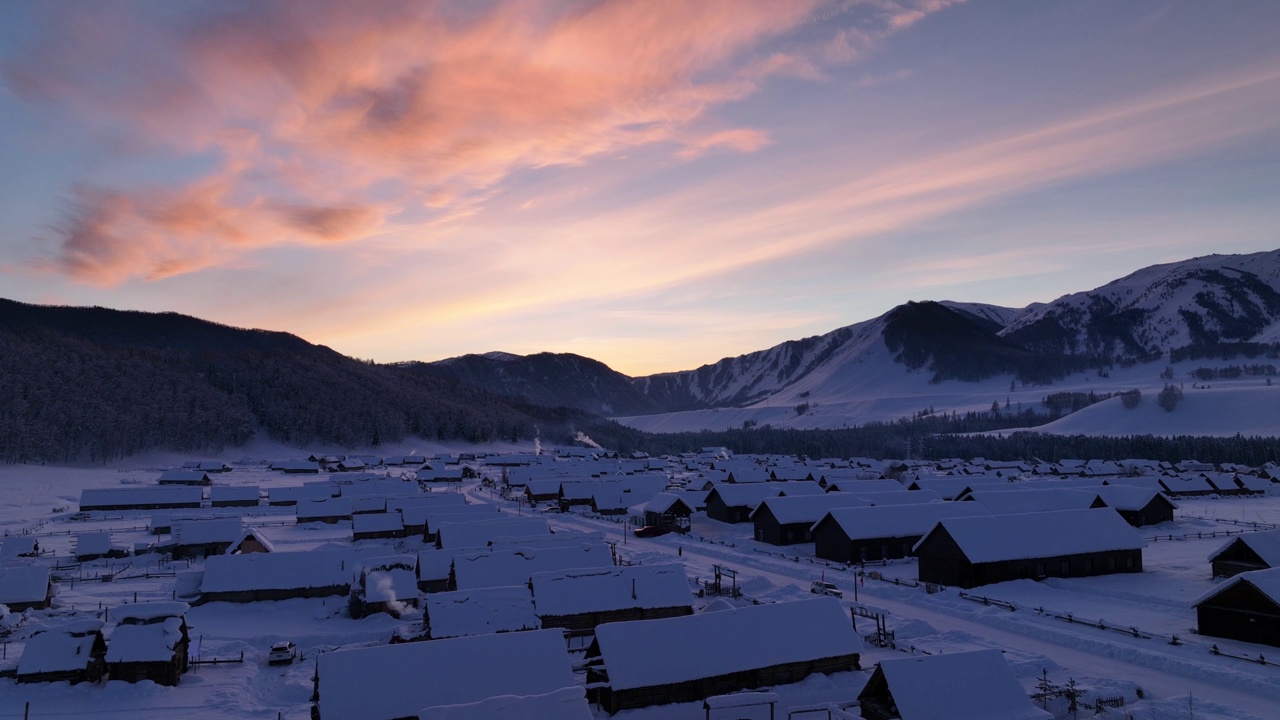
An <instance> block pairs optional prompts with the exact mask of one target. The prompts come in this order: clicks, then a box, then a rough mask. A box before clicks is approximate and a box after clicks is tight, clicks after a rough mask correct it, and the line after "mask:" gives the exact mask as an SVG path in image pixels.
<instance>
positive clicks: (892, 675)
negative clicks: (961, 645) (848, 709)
mask: <svg viewBox="0 0 1280 720" xmlns="http://www.w3.org/2000/svg"><path fill="white" fill-rule="evenodd" d="M858 704H859V705H860V706H861V708H862V713H861V714H862V717H863V718H865V719H866V720H1053V717H1054V716H1053V713H1050V712H1046V711H1044V710H1041V709H1040V708H1038V707H1036V706H1035V705H1034V704H1032V702H1031V699H1030V698H1029V697H1028V696H1027V693H1026V691H1025V690H1023V688H1022V685H1021V684H1020V683H1019V682H1018V678H1017V676H1016V675H1014V673H1013V668H1011V667H1009V662H1008V661H1007V660H1005V658H1004V655H1002V654H1001V653H1000V651H999V650H973V651H969V652H956V653H947V654H945V655H914V656H911V657H904V658H893V659H890V660H881V661H880V662H879V663H878V664H877V666H876V669H875V672H873V673H872V674H871V679H870V680H869V681H867V684H866V685H865V686H863V688H862V692H861V693H859V694H858Z"/></svg>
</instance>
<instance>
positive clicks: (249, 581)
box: [200, 550, 356, 593]
mask: <svg viewBox="0 0 1280 720" xmlns="http://www.w3.org/2000/svg"><path fill="white" fill-rule="evenodd" d="M355 567H356V562H355V560H354V557H353V556H352V554H351V553H346V552H333V551H324V550H311V551H308V552H280V553H248V554H244V555H214V556H211V557H209V558H208V559H207V560H206V561H205V566H204V577H203V579H202V580H201V581H200V592H202V593H224V592H244V591H253V590H294V589H302V588H327V587H337V586H341V585H349V584H350V583H351V576H352V574H353V572H354V570H355Z"/></svg>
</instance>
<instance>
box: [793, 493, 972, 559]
mask: <svg viewBox="0 0 1280 720" xmlns="http://www.w3.org/2000/svg"><path fill="white" fill-rule="evenodd" d="M920 492H925V491H920ZM913 494H914V493H913ZM989 514H990V512H989V511H988V510H987V509H986V508H984V507H982V506H981V505H978V504H977V503H956V502H951V503H944V502H937V503H923V504H918V505H877V506H874V507H849V508H836V509H833V510H829V511H828V512H827V513H826V514H825V515H823V517H822V519H821V520H819V521H818V522H817V523H815V524H814V526H813V549H814V554H815V555H816V556H818V557H820V558H822V559H824V560H834V561H835V562H842V563H846V564H852V563H860V562H871V561H876V560H882V559H885V558H902V557H907V556H909V555H911V554H912V551H911V548H912V547H913V546H914V545H915V544H916V543H917V542H918V541H919V540H920V537H921V536H922V535H924V534H925V533H926V532H929V530H930V529H932V528H933V526H934V525H936V524H937V523H938V521H939V520H942V519H943V518H950V517H965V516H968V515H989Z"/></svg>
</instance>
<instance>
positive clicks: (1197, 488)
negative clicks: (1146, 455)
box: [1159, 475, 1218, 494]
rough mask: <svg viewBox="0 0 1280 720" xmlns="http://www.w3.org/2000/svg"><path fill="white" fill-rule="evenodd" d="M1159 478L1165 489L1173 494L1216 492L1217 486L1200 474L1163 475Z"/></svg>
mask: <svg viewBox="0 0 1280 720" xmlns="http://www.w3.org/2000/svg"><path fill="white" fill-rule="evenodd" d="M1159 480H1160V484H1161V485H1163V486H1164V489H1165V490H1167V491H1168V492H1171V493H1174V494H1178V493H1215V492H1218V488H1216V487H1214V486H1213V483H1211V482H1209V481H1208V480H1206V479H1205V478H1204V477H1203V476H1201V475H1163V476H1161V477H1160V478H1159Z"/></svg>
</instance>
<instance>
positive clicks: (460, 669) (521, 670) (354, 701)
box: [318, 630, 574, 720]
mask: <svg viewBox="0 0 1280 720" xmlns="http://www.w3.org/2000/svg"><path fill="white" fill-rule="evenodd" d="M319 675H320V680H319V687H318V689H319V696H320V699H319V708H320V716H321V717H323V718H327V719H329V720H389V719H390V718H404V717H413V716H416V715H417V714H418V712H419V711H420V710H421V709H422V708H424V707H428V706H433V705H458V704H464V703H474V702H478V701H480V700H484V699H486V698H490V697H495V696H499V695H545V694H547V693H550V692H554V691H557V690H560V689H561V688H566V687H570V686H572V685H574V679H573V671H572V669H571V667H570V662H569V653H568V651H567V650H566V649H565V643H564V635H563V634H562V633H561V632H560V631H559V630H531V631H529V632H516V633H498V634H493V635H475V636H470V637H460V638H450V639H445V640H433V641H431V642H415V643H400V644H396V645H381V646H378V647H369V648H354V649H345V650H335V651H333V652H327V653H324V654H323V655H321V656H320V660H319Z"/></svg>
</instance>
